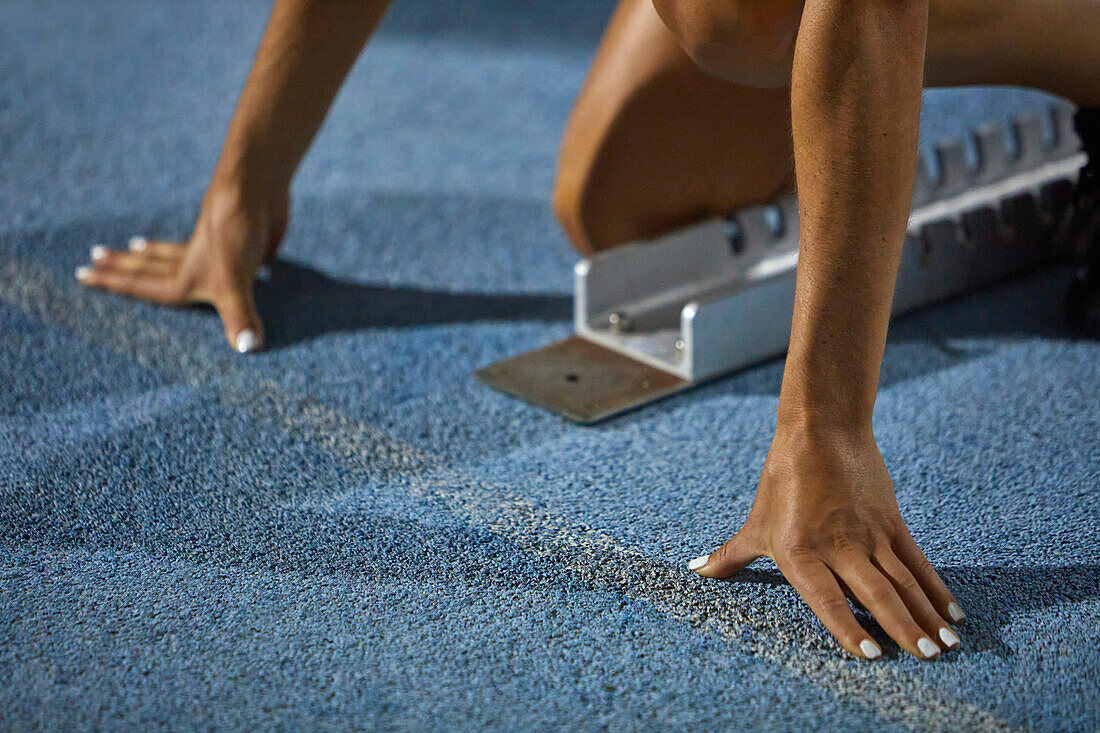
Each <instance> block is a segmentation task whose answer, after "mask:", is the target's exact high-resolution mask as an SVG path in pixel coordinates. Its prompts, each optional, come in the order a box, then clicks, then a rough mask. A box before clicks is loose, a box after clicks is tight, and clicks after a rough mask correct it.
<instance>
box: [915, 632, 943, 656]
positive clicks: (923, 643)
mask: <svg viewBox="0 0 1100 733" xmlns="http://www.w3.org/2000/svg"><path fill="white" fill-rule="evenodd" d="M917 649H920V653H921V654H923V655H924V656H925V657H927V658H928V659H931V658H932V657H934V656H936V655H937V654H939V653H940V648H939V647H938V646H936V642H934V641H932V640H931V639H929V638H928V637H927V636H922V637H921V638H920V641H918V642H917Z"/></svg>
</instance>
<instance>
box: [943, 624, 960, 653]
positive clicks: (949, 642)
mask: <svg viewBox="0 0 1100 733" xmlns="http://www.w3.org/2000/svg"><path fill="white" fill-rule="evenodd" d="M940 641H942V642H943V645H944V646H946V647H948V648H951V647H953V646H955V645H956V644H958V643H959V637H958V636H956V635H955V632H954V631H952V630H951V629H948V628H942V629H940Z"/></svg>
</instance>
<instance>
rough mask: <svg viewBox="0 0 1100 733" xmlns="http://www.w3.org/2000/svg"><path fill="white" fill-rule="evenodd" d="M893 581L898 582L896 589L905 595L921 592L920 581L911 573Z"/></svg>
mask: <svg viewBox="0 0 1100 733" xmlns="http://www.w3.org/2000/svg"><path fill="white" fill-rule="evenodd" d="M895 582H897V584H898V589H899V590H901V591H902V592H903V593H905V594H907V595H917V594H919V593H923V591H922V590H921V586H920V583H919V582H917V579H916V578H914V577H913V576H912V575H905V576H903V577H902V578H900V579H899V580H897V581H895Z"/></svg>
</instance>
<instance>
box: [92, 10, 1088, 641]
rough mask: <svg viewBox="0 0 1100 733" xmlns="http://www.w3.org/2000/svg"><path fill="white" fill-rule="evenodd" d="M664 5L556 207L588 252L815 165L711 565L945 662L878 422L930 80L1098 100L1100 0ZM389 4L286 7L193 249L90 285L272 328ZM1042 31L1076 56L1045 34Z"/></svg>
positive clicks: (587, 116) (842, 634) (109, 267)
mask: <svg viewBox="0 0 1100 733" xmlns="http://www.w3.org/2000/svg"><path fill="white" fill-rule="evenodd" d="M649 2H650V0H624V2H623V4H622V5H621V6H620V8H619V10H618V11H617V12H616V16H615V19H614V20H613V22H612V24H611V26H610V27H609V30H608V34H607V36H606V37H605V40H604V44H603V46H602V47H601V50H600V53H599V55H598V57H597V61H596V64H595V65H594V67H593V70H592V72H591V73H590V76H589V79H588V81H587V83H586V85H585V89H584V91H583V92H582V94H581V97H580V99H579V100H578V104H577V109H576V110H575V112H574V116H573V118H572V119H571V121H570V125H569V128H568V129H567V132H566V136H565V140H564V141H563V149H562V158H561V162H560V166H559V180H558V186H557V190H556V192H555V209H556V211H557V212H558V215H559V218H560V219H561V220H562V224H563V226H564V227H565V229H566V231H567V233H568V234H569V235H570V237H571V238H572V240H573V241H574V243H575V245H576V246H577V247H578V249H580V250H582V251H592V250H597V249H602V248H606V247H610V246H615V245H617V244H620V243H622V242H625V241H629V240H632V239H638V238H645V237H649V236H654V235H656V234H659V233H661V232H663V231H666V230H667V229H670V228H673V227H675V226H678V225H680V224H683V223H686V222H689V221H692V220H694V219H697V218H700V217H702V216H707V215H713V214H720V213H725V212H728V211H729V210H731V209H733V208H736V207H738V206H743V205H747V204H751V203H756V202H760V201H765V200H767V199H769V198H771V197H772V196H773V195H775V194H776V193H777V192H779V191H782V190H785V189H788V188H789V187H790V186H791V183H792V181H793V180H794V176H795V174H797V179H798V183H799V191H800V204H801V206H802V212H803V213H802V218H803V229H802V243H801V249H802V257H801V259H800V263H799V273H798V285H797V294H796V311H795V320H794V324H793V329H792V342H791V350H790V355H789V357H788V361H787V367H786V372H785V376H784V382H783V388H782V393H781V397H780V420H779V427H778V429H777V431H776V435H775V438H774V440H773V444H772V448H771V451H770V452H769V455H768V459H767V461H766V463H765V467H764V470H763V474H762V477H761V480H760V485H759V488H758V492H757V500H756V503H755V504H754V507H753V510H752V512H751V513H750V516H749V518H748V520H747V521H746V523H745V525H744V527H743V528H742V530H741V531H740V532H739V533H738V534H737V535H736V536H735V537H734V538H733V539H732V540H730V541H729V542H727V543H726V544H725V545H723V546H722V548H720V549H719V550H718V551H716V552H715V553H712V554H711V555H709V556H708V557H706V558H702V560H704V561H705V562H704V564H703V565H702V566H701V567H698V570H699V572H701V573H702V574H704V575H707V576H710V577H728V576H730V575H733V574H735V573H736V572H738V571H739V570H740V569H741V568H743V567H744V566H745V565H746V564H748V563H749V562H751V561H752V560H753V559H755V558H756V557H759V556H761V555H768V556H771V557H773V558H775V559H776V560H777V562H778V563H779V565H780V568H781V569H782V570H783V572H784V573H785V574H786V575H787V577H788V579H789V580H791V582H792V584H793V585H794V586H795V587H796V588H797V589H798V590H799V592H800V593H801V594H802V595H803V597H804V598H805V599H806V600H807V602H808V603H809V604H810V606H811V607H812V608H813V610H814V611H815V613H817V614H818V616H819V617H820V618H821V619H822V620H823V622H824V623H825V624H826V626H827V627H828V628H829V630H830V631H831V632H832V633H833V634H834V635H835V636H836V637H837V638H838V640H839V641H840V643H841V644H842V645H843V646H844V648H845V649H846V650H847V651H849V652H850V653H852V654H854V655H856V656H858V657H860V658H873V657H875V656H877V652H878V649H877V646H874V642H872V641H870V639H869V637H868V635H867V633H866V632H865V631H864V630H863V629H862V627H860V625H859V624H858V623H857V622H856V620H855V618H854V616H853V615H852V613H851V610H850V608H849V606H848V603H847V600H846V599H845V594H847V595H849V596H851V597H854V598H856V599H858V600H859V601H861V602H862V603H863V604H864V605H865V606H867V608H868V609H869V610H870V611H871V612H872V613H873V614H874V616H875V618H876V619H877V620H878V621H879V622H880V623H881V624H882V626H883V628H884V629H885V630H886V631H887V632H888V633H889V634H890V635H891V636H892V637H893V638H894V639H895V640H896V641H897V642H898V643H899V645H900V646H901V647H902V648H904V649H906V650H907V651H909V652H910V653H913V654H914V655H916V656H918V657H919V658H922V659H927V658H931V657H934V656H936V655H937V654H938V653H939V650H940V648H941V647H948V648H951V647H954V646H956V645H957V644H958V639H957V637H955V636H954V632H953V631H952V630H951V627H950V625H949V624H948V623H947V621H946V619H950V620H951V621H959V620H961V618H962V612H961V610H960V609H959V607H958V604H957V603H955V602H954V599H953V598H952V596H951V594H950V593H949V592H948V591H947V589H946V587H945V586H944V585H943V583H942V581H941V580H940V579H939V577H938V576H937V575H936V573H935V571H934V570H933V569H932V567H931V565H930V564H929V563H928V561H927V560H926V559H925V558H924V556H923V554H922V553H921V551H920V549H919V548H918V547H917V545H916V543H915V542H914V541H913V539H912V537H911V536H910V535H909V532H908V530H907V529H906V527H905V523H904V521H903V520H902V518H901V515H900V512H899V511H898V507H897V502H896V500H895V498H894V492H893V487H892V484H891V482H890V477H889V475H888V473H887V471H886V468H885V465H884V464H883V461H882V458H881V455H880V454H879V451H878V449H877V447H876V444H875V440H874V436H873V434H872V432H871V427H870V425H871V423H870V417H871V411H872V409H873V405H874V398H875V390H876V385H877V380H878V369H879V363H880V361H881V356H882V352H883V349H884V343H885V335H886V328H887V323H888V317H889V301H890V293H891V292H892V289H893V280H894V275H895V271H896V267H897V260H898V254H899V252H900V247H901V241H902V238H901V235H902V232H903V231H904V225H905V218H906V215H907V212H908V204H909V198H910V195H911V193H910V186H911V184H912V174H913V162H914V160H915V150H916V120H917V111H918V109H919V99H920V96H919V94H920V88H921V82H922V80H921V75H922V71H923V72H924V75H925V77H926V78H927V80H928V81H929V83H932V84H937V83H941V84H947V83H950V84H964V83H975V84H976V83H1016V84H1026V85H1031V86H1038V87H1040V88H1046V89H1049V90H1052V91H1055V92H1060V93H1063V94H1066V95H1068V96H1071V98H1074V99H1075V100H1076V101H1078V102H1079V103H1084V104H1096V103H1097V100H1094V99H1093V98H1091V97H1090V96H1089V95H1090V94H1093V95H1095V94H1097V93H1100V83H1098V80H1097V78H1096V76H1095V74H1096V71H1095V69H1094V68H1093V67H1095V64H1094V63H1093V61H1094V60H1095V59H1096V58H1098V57H1100V56H1098V54H1100V48H1098V47H1097V44H1098V43H1100V34H1096V33H1094V32H1090V31H1091V30H1092V29H1095V28H1097V27H1100V25H1098V24H1100V3H1097V2H1095V0H1061V1H1060V2H1058V3H1054V4H1050V3H1040V2H1038V0H1016V1H1015V2H1014V3H1012V4H1011V8H1010V9H1009V8H1006V6H1005V5H1004V4H1003V3H999V2H997V3H993V2H992V0H966V1H965V2H961V3H959V2H948V0H933V2H932V6H931V12H930V13H929V9H928V5H927V0H921V1H920V2H918V1H917V0H913V1H912V2H906V1H905V0H858V1H857V2H854V3H852V2H849V3H842V2H840V0H808V2H806V3H805V4H803V3H802V2H801V1H800V0H798V1H796V0H774V2H770V3H769V4H768V5H763V4H759V0H710V1H709V2H703V1H702V0H693V2H691V3H687V2H678V1H677V0H658V9H659V10H660V12H661V14H662V15H663V17H664V19H665V21H667V22H668V25H669V26H670V27H671V29H672V32H671V33H670V32H669V31H668V30H667V29H666V28H665V24H664V23H662V22H661V19H660V18H659V17H658V16H657V13H655V12H654V10H653V7H652V6H651V5H650V4H649ZM384 7H385V3H381V2H374V3H372V2H354V1H353V0H348V2H345V3H335V2H334V3H329V4H325V3H321V2H318V0H278V2H277V3H276V6H275V11H274V12H273V15H272V20H271V23H270V24H269V28H268V31H267V33H266V34H265V37H264V41H263V43H262V44H261V48H260V50H259V52H258V54H257V59H256V67H255V68H254V69H253V72H252V74H251V75H250V77H249V81H248V84H247V85H246V88H245V91H244V93H243V94H242V98H241V102H240V105H239V107H238V110H237V113H236V115H235V117H234V122H233V125H232V127H231V129H230V133H229V136H228V137H227V140H226V145H225V149H224V150H223V154H222V158H221V160H220V161H219V164H218V169H217V172H216V173H215V176H214V180H213V181H212V183H211V186H210V189H209V190H208V192H207V196H206V198H205V200H204V204H203V208H202V213H201V214H200V216H199V220H198V223H197V224H196V227H195V232H194V234H193V235H192V238H191V241H190V243H189V245H187V246H184V245H179V244H173V243H161V242H156V243H144V242H143V241H142V240H139V241H138V242H136V243H135V244H136V249H137V250H138V251H136V252H130V253H119V252H109V251H97V252H96V253H95V254H97V255H99V256H98V257H95V258H94V260H95V261H94V263H93V264H94V267H93V268H92V269H91V270H90V271H89V272H87V273H86V274H85V276H84V277H83V278H82V279H83V281H84V282H86V283H87V284H89V285H94V286H98V287H105V288H107V289H110V290H114V291H116V292H120V293H124V294H129V295H134V296H137V297H143V298H147V299H151V300H156V301H158V302H165V303H186V302H196V301H198V302H208V303H212V304H213V305H214V306H215V307H216V308H217V309H218V311H219V313H220V314H221V316H222V319H223V321H224V323H225V326H226V336H227V338H228V339H229V341H230V343H231V344H234V345H237V346H240V335H241V333H242V332H244V331H252V332H253V333H257V334H262V331H261V330H260V329H261V326H260V323H259V318H258V316H257V314H256V312H255V308H254V306H253V305H252V299H251V283H252V278H253V276H254V273H255V271H256V269H257V267H258V266H259V265H260V263H261V262H263V261H264V260H265V259H268V258H270V257H271V256H272V255H273V254H274V251H275V248H276V247H277V246H278V242H279V240H280V239H281V237H282V232H283V230H284V229H285V223H286V212H287V201H288V195H287V191H288V189H289V182H290V178H291V177H292V175H293V171H294V169H295V168H296V166H297V164H298V162H299V161H300V160H301V158H302V156H303V155H304V153H305V151H306V149H307V148H308V145H309V142H310V140H311V139H312V137H313V135H314V134H315V133H316V130H317V128H318V127H319V125H320V122H321V119H322V118H323V115H324V113H325V111H326V110H327V108H328V105H329V104H330V102H331V99H332V97H333V96H334V95H335V93H336V90H337V89H338V87H339V84H340V82H341V80H342V79H343V77H344V75H345V74H346V73H347V70H348V69H349V68H350V66H351V63H352V62H353V60H354V58H355V55H356V54H357V53H358V51H359V50H360V49H361V47H362V46H363V44H364V43H365V42H366V40H367V38H368V37H369V35H370V33H371V31H372V30H373V28H374V26H375V25H376V24H377V21H378V19H379V18H380V16H381V13H382V12H383V10H384ZM687 7H690V8H692V10H691V12H690V13H685V12H684V8H687ZM730 10H733V11H737V12H734V13H733V14H732V15H733V17H732V20H731V16H730V14H729V12H728V11H730ZM1039 21H1043V22H1045V23H1046V24H1047V25H1045V26H1044V27H1045V28H1052V30H1050V31H1049V34H1051V35H1052V36H1056V37H1058V38H1059V41H1060V46H1059V48H1057V49H1051V48H1050V44H1044V43H1043V42H1042V39H1041V38H1040V39H1038V40H1036V38H1035V36H1036V34H1035V32H1034V28H1035V24H1036V23H1039ZM926 33H927V35H928V38H927V44H926V43H925V34H926ZM976 37H980V40H979V42H975V38H976ZM681 44H682V45H683V46H684V47H685V48H686V49H687V51H688V52H687V53H685V51H684V50H683V49H681V47H680V46H681ZM926 48H927V54H926V53H925V50H926ZM1006 49H1012V52H1011V53H1009V52H1006ZM1017 50H1018V51H1019V54H1017V53H1016V51H1017ZM693 59H694V62H693ZM695 62H698V63H699V64H701V65H702V66H703V67H705V68H706V69H707V70H708V72H710V73H704V72H703V71H700V70H699V69H698V68H697V67H696V63H695ZM714 75H717V76H720V77H723V78H722V79H719V78H717V77H716V76H714ZM735 82H740V83H735ZM788 84H789V85H790V89H789V90H788V88H787V87H788ZM749 85H752V86H751V87H750V86H749ZM760 86H762V87H776V88H770V89H767V88H766V89H758V88H753V87H760ZM670 121H671V123H672V124H669V123H670ZM276 123H277V124H276ZM792 129H793V131H794V132H793V145H792V135H791V130H792ZM792 161H793V163H794V165H793V168H792ZM825 172H827V175H826V173H825ZM134 246H135V245H132V248H134ZM257 345H258V344H257ZM945 631H946V635H945ZM922 639H923V640H924V642H927V643H931V644H933V645H935V646H936V649H935V651H934V652H932V651H931V648H930V647H929V646H928V645H927V643H922ZM868 644H870V645H872V646H867V645H868ZM922 647H923V648H922Z"/></svg>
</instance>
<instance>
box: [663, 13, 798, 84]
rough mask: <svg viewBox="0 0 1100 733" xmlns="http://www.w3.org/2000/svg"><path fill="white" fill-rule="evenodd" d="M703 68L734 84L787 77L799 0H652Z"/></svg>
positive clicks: (784, 80)
mask: <svg viewBox="0 0 1100 733" xmlns="http://www.w3.org/2000/svg"><path fill="white" fill-rule="evenodd" d="M653 4H654V6H655V7H656V8H657V13H658V14H659V15H660V16H661V18H662V19H663V20H664V21H665V24H666V25H667V26H668V27H669V29H670V30H671V31H672V33H673V35H675V36H676V38H677V39H678V40H679V41H680V44H681V45H682V46H683V47H684V50H685V51H686V52H687V54H688V55H689V56H691V58H692V59H693V60H694V61H695V63H696V64H698V65H699V67H700V68H702V69H703V70H704V71H707V72H709V73H711V74H714V75H715V76H719V77H721V78H723V79H727V80H729V81H732V82H736V83H738V84H743V85H746V86H757V87H776V86H784V85H786V84H787V83H789V81H790V76H791V63H792V60H793V58H794V42H795V38H796V37H797V35H798V22H799V19H800V18H801V16H802V0H653Z"/></svg>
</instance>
